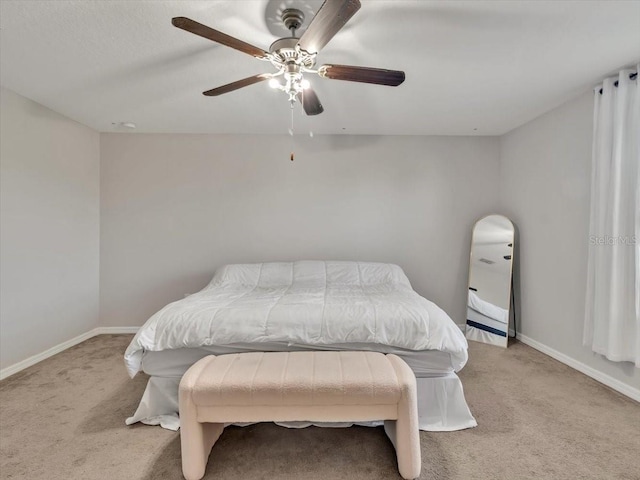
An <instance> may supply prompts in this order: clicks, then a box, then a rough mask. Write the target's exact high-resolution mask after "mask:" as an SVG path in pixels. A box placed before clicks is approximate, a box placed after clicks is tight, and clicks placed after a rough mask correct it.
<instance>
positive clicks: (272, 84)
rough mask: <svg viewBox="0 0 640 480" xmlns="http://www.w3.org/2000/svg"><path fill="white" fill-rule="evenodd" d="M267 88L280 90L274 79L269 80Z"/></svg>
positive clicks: (278, 83) (277, 82)
mask: <svg viewBox="0 0 640 480" xmlns="http://www.w3.org/2000/svg"><path fill="white" fill-rule="evenodd" d="M269 86H270V87H271V88H280V82H279V81H278V80H276V79H275V78H272V79H271V80H269Z"/></svg>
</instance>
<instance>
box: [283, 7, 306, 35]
mask: <svg viewBox="0 0 640 480" xmlns="http://www.w3.org/2000/svg"><path fill="white" fill-rule="evenodd" d="M281 18H282V23H284V26H285V27H287V30H289V31H290V32H291V36H294V37H295V31H296V30H298V29H299V28H300V26H301V25H302V22H304V13H302V10H298V9H297V8H286V9H284V10H283V11H282V17H281Z"/></svg>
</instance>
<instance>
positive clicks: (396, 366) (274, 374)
mask: <svg viewBox="0 0 640 480" xmlns="http://www.w3.org/2000/svg"><path fill="white" fill-rule="evenodd" d="M179 401H180V428H181V432H180V437H181V447H182V470H183V473H184V476H185V478H187V480H196V479H200V478H202V477H203V476H204V473H205V469H206V464H207V459H208V457H209V454H210V452H211V448H212V447H213V444H214V443H215V442H216V440H217V439H218V437H219V436H220V434H221V433H222V430H223V429H224V425H225V424H229V423H241V422H263V421H277V422H284V421H312V422H351V421H370V420H385V421H390V422H392V424H389V425H387V426H388V427H389V430H391V431H395V432H396V441H395V446H396V453H397V457H398V469H399V471H400V474H401V475H402V476H403V477H404V478H408V479H412V478H417V477H418V476H419V475H420V467H421V460H420V437H419V431H418V411H417V403H416V380H415V376H414V374H413V371H412V370H411V369H410V368H409V366H408V365H407V364H406V363H405V362H404V361H403V360H402V359H400V358H399V357H397V356H396V355H392V354H389V355H384V354H382V353H377V352H333V351H330V352H327V351H322V352H271V353H262V352H254V353H239V354H232V355H221V356H213V355H211V356H208V357H205V358H203V359H202V360H200V361H198V362H197V363H196V364H194V365H193V366H192V367H191V368H190V369H189V370H188V371H187V373H185V375H184V377H183V378H182V381H181V382H180V400H179ZM385 423H386V422H385Z"/></svg>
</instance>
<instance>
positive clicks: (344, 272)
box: [125, 261, 467, 377]
mask: <svg viewBox="0 0 640 480" xmlns="http://www.w3.org/2000/svg"><path fill="white" fill-rule="evenodd" d="M249 342H251V343H261V342H262V343H264V342H283V343H288V344H291V345H294V344H297V345H340V344H345V343H350V344H353V343H367V344H378V345H388V346H393V347H399V348H406V349H409V350H440V351H444V352H447V353H449V354H450V355H451V363H452V366H453V368H454V370H456V371H458V370H459V369H461V368H462V367H463V366H464V364H465V363H466V361H467V341H466V339H465V337H464V335H463V334H462V332H461V331H460V329H459V328H458V326H457V325H456V324H455V323H454V322H453V321H452V320H451V318H449V316H448V315H447V314H446V313H445V312H444V311H443V310H442V309H440V308H439V307H438V306H437V305H435V304H434V303H432V302H430V301H428V300H426V299H425V298H423V297H421V296H420V295H418V294H417V293H416V292H415V291H414V290H413V289H412V288H411V284H410V283H409V280H408V279H407V277H406V275H405V274H404V272H403V271H402V269H401V268H400V267H398V266H397V265H391V264H381V263H363V262H323V261H303V262H292V263H259V264H246V265H227V266H225V267H223V268H221V269H220V270H218V271H217V272H216V274H215V275H214V277H213V279H212V280H211V282H210V283H209V285H207V286H206V287H205V288H204V289H203V290H201V291H200V292H198V293H196V294H193V295H191V296H189V297H187V298H185V299H183V300H179V301H177V302H173V303H170V304H169V305H167V306H166V307H164V308H163V309H162V310H160V311H159V312H157V313H156V314H155V315H153V316H152V317H151V318H150V319H149V320H148V321H147V322H146V323H145V324H144V325H143V326H142V328H141V329H140V330H139V331H138V333H137V334H136V336H135V337H134V339H133V340H132V342H131V344H130V345H129V347H128V348H127V351H126V353H125V364H126V366H127V369H128V371H129V374H130V375H131V376H132V377H133V376H134V375H135V374H136V373H137V372H138V371H139V370H140V368H141V363H142V353H143V351H145V350H150V351H161V350H167V349H176V348H185V347H187V348H191V347H201V346H208V345H230V344H238V343H249Z"/></svg>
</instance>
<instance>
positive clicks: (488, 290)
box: [466, 215, 515, 347]
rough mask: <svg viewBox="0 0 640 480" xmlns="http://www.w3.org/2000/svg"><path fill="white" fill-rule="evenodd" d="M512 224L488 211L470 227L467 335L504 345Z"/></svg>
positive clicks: (479, 340) (507, 312) (485, 341)
mask: <svg viewBox="0 0 640 480" xmlns="http://www.w3.org/2000/svg"><path fill="white" fill-rule="evenodd" d="M514 242H515V228H514V226H513V223H512V222H511V220H509V219H508V218H507V217H505V216H503V215H488V216H486V217H484V218H481V219H480V220H478V221H477V222H476V224H475V226H474V227H473V235H472V239H471V256H470V263H469V291H468V296H467V322H466V323H467V325H466V337H467V339H469V340H474V341H477V342H483V343H489V344H491V345H497V346H500V347H507V346H508V343H509V318H510V308H511V307H512V302H511V298H512V295H511V289H512V275H513V252H514Z"/></svg>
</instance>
